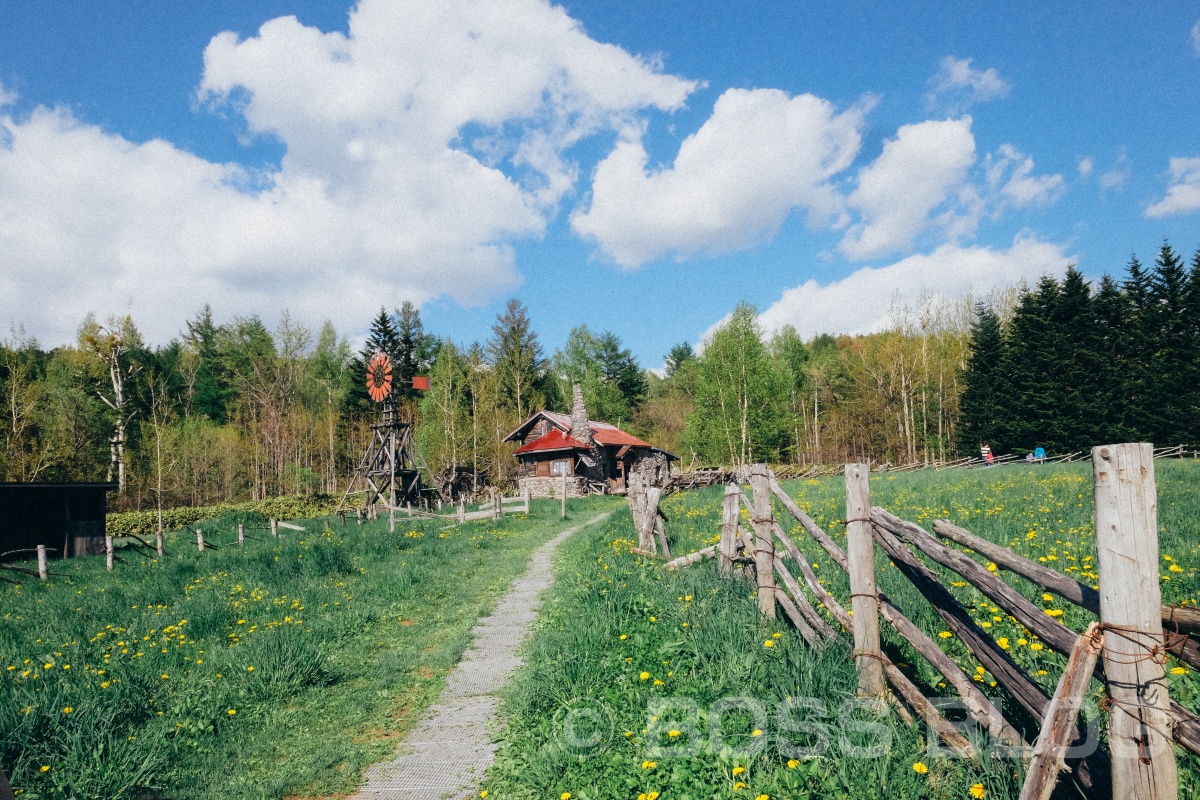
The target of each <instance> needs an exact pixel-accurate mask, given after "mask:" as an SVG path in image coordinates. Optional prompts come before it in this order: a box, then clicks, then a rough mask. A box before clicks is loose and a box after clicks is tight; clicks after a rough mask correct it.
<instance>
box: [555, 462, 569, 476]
mask: <svg viewBox="0 0 1200 800" xmlns="http://www.w3.org/2000/svg"><path fill="white" fill-rule="evenodd" d="M550 474H551V475H554V476H558V475H570V474H571V462H570V460H569V459H565V458H563V459H559V460H558V461H554V462H551V464H550Z"/></svg>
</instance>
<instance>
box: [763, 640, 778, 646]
mask: <svg viewBox="0 0 1200 800" xmlns="http://www.w3.org/2000/svg"><path fill="white" fill-rule="evenodd" d="M774 646H775V640H774V639H767V640H766V641H765V642H763V647H774Z"/></svg>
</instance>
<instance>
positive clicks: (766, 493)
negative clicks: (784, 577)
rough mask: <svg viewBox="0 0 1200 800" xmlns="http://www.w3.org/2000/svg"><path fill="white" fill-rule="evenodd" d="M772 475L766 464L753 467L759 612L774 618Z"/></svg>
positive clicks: (752, 482) (768, 617) (751, 477)
mask: <svg viewBox="0 0 1200 800" xmlns="http://www.w3.org/2000/svg"><path fill="white" fill-rule="evenodd" d="M770 485H771V478H770V473H769V471H768V470H767V465H766V464H755V465H754V466H752V467H751V468H750V488H751V490H752V491H753V493H754V520H753V524H754V569H755V572H757V573H758V614H759V616H760V617H761V618H762V619H764V620H774V619H775V532H774V529H773V528H772V526H771V523H772V522H773V520H772V518H771V489H770Z"/></svg>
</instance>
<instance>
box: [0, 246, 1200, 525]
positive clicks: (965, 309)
mask: <svg viewBox="0 0 1200 800" xmlns="http://www.w3.org/2000/svg"><path fill="white" fill-rule="evenodd" d="M757 316H758V315H757V310H756V309H755V308H754V307H752V306H750V305H748V304H745V303H742V304H739V305H738V306H737V308H736V309H735V310H734V312H733V313H732V315H731V316H730V318H729V319H728V320H727V321H726V322H724V323H723V324H722V325H720V326H719V327H718V328H717V329H716V330H715V331H714V332H713V333H712V334H711V335H710V336H709V337H708V338H707V339H706V340H705V342H704V343H703V347H702V350H701V351H700V352H695V351H694V350H693V348H692V347H691V346H690V345H689V344H687V343H683V344H680V345H677V346H675V347H674V348H672V349H671V351H670V352H669V353H667V354H666V355H665V368H664V370H662V374H661V375H660V374H658V373H656V372H653V371H650V370H647V369H645V368H643V366H642V365H640V364H638V363H637V361H636V359H634V358H633V356H632V355H631V354H630V351H629V350H628V349H627V348H625V347H624V346H623V344H622V342H621V339H620V338H619V337H618V335H617V334H615V333H613V332H609V331H606V332H597V331H592V330H590V329H588V328H587V327H585V326H581V327H578V328H575V329H574V330H573V331H572V332H571V334H570V336H569V337H568V339H567V342H566V344H565V345H564V346H563V347H562V349H561V350H559V351H557V352H555V353H553V354H550V355H547V354H546V353H545V352H544V351H543V348H542V346H541V344H540V342H539V340H538V336H537V333H536V331H535V329H534V323H533V320H531V319H530V317H529V314H528V311H527V310H526V309H525V308H524V306H522V305H521V304H520V303H519V302H518V301H516V300H512V301H510V302H509V304H508V306H507V308H506V310H505V311H504V312H503V313H501V314H500V315H498V316H497V319H496V321H495V323H494V325H493V327H492V335H491V337H490V338H489V339H488V340H487V341H486V342H474V343H470V344H465V343H457V342H455V341H453V339H452V337H450V336H442V335H439V334H437V333H433V332H428V331H426V330H425V329H424V326H423V324H422V321H421V318H420V314H419V311H418V310H417V308H416V307H415V306H413V305H411V304H409V303H405V304H404V305H402V306H401V307H400V308H399V309H395V310H392V311H389V310H388V309H386V308H381V309H380V310H379V312H378V313H377V314H376V316H375V318H374V320H373V321H372V323H371V328H370V331H371V332H370V336H369V337H368V339H367V342H366V345H365V347H364V348H363V349H362V351H361V352H357V353H356V352H353V351H352V349H351V347H350V346H349V344H348V342H347V340H346V339H345V337H344V336H340V335H339V334H338V332H337V331H336V330H335V329H334V327H333V325H332V324H331V323H329V322H326V323H325V324H324V325H322V326H321V327H320V329H319V330H318V331H317V332H315V333H314V332H313V331H312V330H311V329H309V328H308V327H306V326H305V325H304V324H302V323H299V322H297V321H296V320H294V319H293V318H291V316H290V315H288V314H287V313H285V314H284V315H283V317H282V318H281V319H280V320H279V321H278V322H277V323H276V324H275V326H274V328H273V329H272V328H270V327H268V325H267V323H266V322H265V321H264V320H262V319H260V318H259V317H257V316H251V317H244V318H243V317H238V318H234V319H232V320H230V321H227V322H221V323H219V322H217V321H216V319H215V316H214V313H213V311H212V309H211V308H210V307H209V306H205V307H204V308H203V309H202V310H200V311H199V312H198V313H197V315H196V316H195V318H193V319H191V320H189V321H187V322H186V323H185V325H184V328H183V330H182V331H181V333H180V335H179V337H178V338H176V339H174V340H172V341H171V342H169V343H168V344H166V345H164V346H161V347H155V348H151V347H148V346H147V345H146V344H145V343H144V342H143V340H142V337H141V335H140V333H139V331H138V329H137V327H136V325H135V323H134V321H133V320H132V319H131V318H130V317H128V316H127V317H123V318H122V317H117V316H110V317H108V318H106V319H105V320H104V321H103V322H100V321H98V320H97V319H96V318H95V317H94V316H93V315H88V316H87V318H86V319H84V320H83V321H82V323H81V324H80V326H79V329H78V336H77V340H76V342H75V344H74V345H71V346H64V347H58V348H54V349H52V350H49V351H45V350H42V349H41V348H40V347H39V345H38V342H37V341H35V340H33V339H31V338H29V337H27V336H25V334H24V333H23V331H22V330H21V329H19V328H17V329H14V330H12V331H11V332H10V334H9V336H8V337H7V338H6V339H5V340H3V341H2V342H0V400H2V401H3V405H4V423H3V426H2V427H0V479H3V480H7V481H35V480H40V481H46V480H54V481H60V480H102V479H103V480H113V481H117V482H118V483H119V484H120V487H121V488H120V491H119V494H118V496H117V498H116V500H115V502H114V503H113V504H112V505H113V506H114V508H115V509H117V510H127V509H140V508H149V507H154V506H155V505H159V504H161V506H162V507H171V506H181V505H205V504H210V503H216V502H234V501H240V500H261V499H265V498H267V497H271V496H277V495H286V494H298V495H316V494H328V495H334V494H337V493H339V492H341V491H343V490H344V489H345V486H346V482H347V481H348V479H349V476H350V475H351V474H352V473H353V469H354V465H355V464H356V463H357V460H358V458H359V456H360V453H361V450H362V448H363V446H364V444H365V442H366V440H367V436H368V433H369V428H368V426H369V424H370V422H371V420H372V418H373V415H374V414H375V413H376V410H375V409H374V407H373V406H374V404H373V403H372V402H371V401H370V399H369V397H368V396H367V393H366V389H365V386H364V373H365V364H366V361H367V360H368V359H369V358H370V355H371V354H372V353H374V352H376V351H378V350H383V351H385V352H387V353H388V354H389V356H390V357H391V359H392V362H393V364H394V365H395V374H396V378H397V387H398V388H397V390H396V391H397V399H398V402H399V404H400V408H401V413H402V414H403V415H404V417H405V418H406V419H407V420H409V421H411V422H413V423H414V424H415V426H416V430H417V439H418V442H419V446H420V448H421V451H422V454H423V455H424V458H425V460H426V461H427V462H428V465H429V467H430V469H431V470H432V471H433V473H434V474H435V475H437V476H444V475H447V474H451V473H453V472H454V471H455V470H456V469H459V470H461V469H467V470H470V471H473V472H475V473H476V474H478V475H479V476H480V478H481V484H480V485H481V486H486V485H494V486H502V487H503V486H506V485H507V484H509V483H511V481H512V479H513V474H514V472H515V468H516V461H515V459H513V458H512V450H513V446H512V445H510V444H507V443H505V442H504V441H503V439H504V437H505V436H506V435H508V433H509V432H510V431H512V430H513V429H514V428H515V427H516V426H517V425H518V424H519V423H520V422H521V421H523V420H524V419H525V418H527V417H528V416H529V415H530V414H531V413H533V412H534V411H537V410H538V409H541V408H548V409H551V410H558V411H569V410H570V408H569V406H570V397H571V391H570V387H571V384H572V383H575V382H578V383H581V384H582V386H583V390H584V397H585V400H586V403H587V406H588V410H589V413H590V415H591V417H592V419H599V420H605V421H608V422H612V423H613V424H616V425H618V426H620V427H621V428H623V429H626V430H629V431H631V432H632V433H634V434H636V435H638V436H641V437H643V438H644V439H646V440H647V441H649V442H651V443H652V444H654V445H656V446H657V447H660V448H663V449H665V450H667V451H669V452H672V453H674V454H676V455H678V456H680V458H681V463H682V464H683V466H684V468H694V467H697V466H703V465H715V464H729V463H749V462H751V461H770V462H775V463H788V464H797V465H806V464H818V463H839V462H845V461H851V460H855V461H859V460H872V461H875V462H889V463H892V464H901V463H914V462H923V463H933V462H937V461H946V460H948V459H952V458H954V457H956V456H958V455H960V454H972V453H976V452H978V448H979V447H980V446H981V445H982V444H990V445H991V446H992V449H993V450H994V451H996V452H1014V453H1018V454H1024V453H1026V452H1029V451H1031V450H1033V449H1034V448H1035V447H1038V446H1041V447H1044V448H1045V449H1046V450H1047V451H1049V452H1051V453H1055V452H1059V453H1061V452H1067V451H1072V450H1079V449H1085V448H1087V447H1090V446H1091V445H1093V444H1096V443H1100V442H1116V441H1153V442H1155V443H1156V444H1178V443H1190V444H1195V443H1198V442H1200V250H1198V251H1197V252H1196V254H1195V256H1194V257H1193V258H1192V260H1191V262H1190V265H1189V264H1187V263H1185V262H1184V260H1183V259H1182V258H1181V257H1180V256H1179V255H1178V254H1176V253H1175V251H1174V250H1173V249H1172V248H1171V246H1170V245H1169V244H1168V243H1164V244H1163V246H1162V248H1161V250H1160V252H1159V253H1158V256H1157V258H1156V260H1155V263H1154V265H1153V267H1151V268H1145V267H1143V265H1142V264H1141V262H1140V261H1139V260H1138V259H1137V257H1136V256H1135V257H1133V258H1132V259H1131V260H1130V261H1129V263H1128V264H1127V266H1126V269H1125V274H1124V277H1123V278H1122V279H1120V280H1118V279H1114V278H1112V277H1108V276H1106V277H1104V278H1103V279H1101V280H1100V281H1099V282H1097V283H1096V284H1095V285H1091V284H1089V283H1088V282H1087V281H1086V280H1085V279H1084V278H1083V276H1082V275H1081V274H1080V273H1079V272H1078V271H1077V270H1076V269H1074V268H1073V267H1072V268H1069V269H1068V271H1067V273H1066V275H1065V276H1064V277H1063V278H1062V279H1061V280H1059V279H1056V278H1054V277H1049V276H1047V277H1045V278H1043V279H1042V280H1041V281H1040V282H1039V283H1038V284H1037V285H1036V286H1034V287H1027V286H1018V287H1013V288H1012V289H1010V290H1009V291H1006V292H1001V293H997V294H994V295H992V296H990V297H987V298H971V297H963V298H958V299H950V298H945V297H943V296H929V297H925V298H923V299H922V301H921V302H920V303H918V305H917V307H915V308H913V307H907V306H894V307H893V309H892V311H891V314H890V316H889V323H888V325H887V326H886V328H885V329H884V330H882V331H879V332H877V333H872V334H869V335H861V336H847V335H842V336H833V335H828V334H826V335H821V336H817V337H816V338H814V339H812V340H811V341H808V342H805V341H802V340H801V338H800V337H799V336H798V335H797V333H796V331H795V330H794V329H792V328H790V327H787V328H784V329H782V330H781V331H779V332H778V333H775V334H774V335H772V336H769V337H767V336H765V335H764V331H763V330H762V328H761V326H760V325H759V323H758V321H757ZM417 375H426V376H428V377H429V378H430V389H429V391H427V392H418V391H415V390H414V389H413V388H412V385H411V380H412V378H413V377H414V376H417Z"/></svg>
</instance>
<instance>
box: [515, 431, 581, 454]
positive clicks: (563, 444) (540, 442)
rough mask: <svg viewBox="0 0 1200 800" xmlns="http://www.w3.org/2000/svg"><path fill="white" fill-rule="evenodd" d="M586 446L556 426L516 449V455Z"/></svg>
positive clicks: (577, 448)
mask: <svg viewBox="0 0 1200 800" xmlns="http://www.w3.org/2000/svg"><path fill="white" fill-rule="evenodd" d="M587 449H588V446H587V445H586V444H584V443H583V442H581V441H578V440H577V439H572V438H571V437H570V436H569V435H567V434H565V433H563V432H562V431H560V430H559V429H558V428H554V429H553V430H551V431H550V432H549V433H547V434H546V435H545V436H541V437H538V438H537V439H534V440H533V441H532V442H530V443H529V444H527V445H525V446H524V447H519V448H517V450H516V455H521V454H523V453H535V452H539V451H549V450H587Z"/></svg>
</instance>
